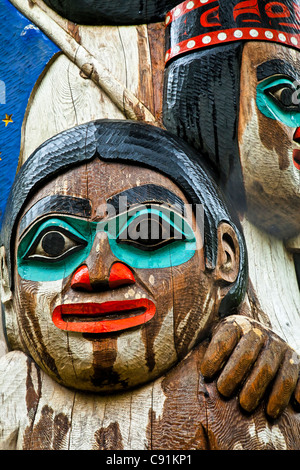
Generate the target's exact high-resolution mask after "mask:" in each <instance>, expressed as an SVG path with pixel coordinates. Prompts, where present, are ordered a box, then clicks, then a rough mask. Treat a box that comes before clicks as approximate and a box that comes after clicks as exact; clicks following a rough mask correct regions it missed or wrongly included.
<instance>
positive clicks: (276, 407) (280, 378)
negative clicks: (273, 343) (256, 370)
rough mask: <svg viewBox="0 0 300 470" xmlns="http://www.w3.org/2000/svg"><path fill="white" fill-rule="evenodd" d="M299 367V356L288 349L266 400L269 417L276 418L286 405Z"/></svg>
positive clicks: (294, 384) (293, 388) (295, 381)
mask: <svg viewBox="0 0 300 470" xmlns="http://www.w3.org/2000/svg"><path fill="white" fill-rule="evenodd" d="M299 369H300V365H299V356H298V355H297V354H296V353H295V352H294V351H292V350H288V351H287V352H286V354H285V358H284V361H283V363H282V365H281V367H280V369H279V371H278V374H277V376H276V379H275V382H274V385H273V388H272V392H271V394H270V397H269V400H268V405H267V414H268V415H269V416H270V417H271V418H274V419H275V418H278V416H279V415H280V414H281V413H282V412H283V410H284V409H285V408H286V407H287V405H288V403H289V401H290V398H291V396H292V393H293V392H294V390H295V387H296V384H297V380H298V375H299Z"/></svg>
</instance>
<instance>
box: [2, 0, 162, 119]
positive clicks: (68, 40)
mask: <svg viewBox="0 0 300 470" xmlns="http://www.w3.org/2000/svg"><path fill="white" fill-rule="evenodd" d="M10 2H11V3H12V4H13V5H14V6H15V7H16V8H17V9H18V10H19V11H20V12H21V13H22V14H23V15H24V16H26V17H27V18H28V19H29V20H30V21H32V22H33V23H34V24H35V25H36V26H37V27H38V28H39V29H40V30H41V31H43V33H45V34H46V36H48V37H49V39H51V40H52V41H53V42H54V43H55V44H56V45H57V46H58V48H59V49H61V51H62V52H63V53H64V54H65V55H66V56H67V57H68V58H69V59H70V60H71V61H72V62H74V63H75V64H76V65H77V66H78V67H79V68H80V69H81V70H82V72H83V73H84V74H85V75H86V76H87V77H88V78H90V79H91V80H93V82H94V83H95V84H96V85H97V86H99V87H100V88H102V90H103V91H104V92H105V93H106V94H107V95H108V96H109V97H110V98H111V100H112V101H113V102H114V103H115V104H116V106H117V107H118V108H119V109H120V110H121V111H122V112H123V113H124V114H125V116H126V117H127V119H133V120H136V121H144V122H149V123H152V124H155V125H159V124H158V122H157V121H156V119H155V117H154V116H153V114H152V113H151V112H150V111H149V110H148V109H147V108H146V106H145V105H144V104H143V103H142V102H141V101H140V100H139V99H138V98H137V97H136V96H135V95H134V94H133V93H132V92H131V91H130V90H128V89H127V88H126V87H125V86H124V85H123V84H122V83H120V82H119V81H118V80H117V79H116V78H114V77H113V76H112V74H111V72H109V70H107V69H106V67H104V66H103V65H102V64H101V63H100V62H99V61H98V60H97V59H96V58H95V57H94V56H93V55H92V54H91V53H90V52H89V51H87V50H86V49H85V48H84V47H83V46H82V45H81V44H79V43H78V42H77V41H76V40H75V39H74V38H73V37H72V36H71V34H70V33H69V32H68V30H67V22H66V21H65V20H64V19H63V18H61V17H60V16H59V15H57V14H56V13H54V12H53V11H52V10H51V9H49V8H48V7H47V6H46V5H45V4H44V2H42V1H41V0H10Z"/></svg>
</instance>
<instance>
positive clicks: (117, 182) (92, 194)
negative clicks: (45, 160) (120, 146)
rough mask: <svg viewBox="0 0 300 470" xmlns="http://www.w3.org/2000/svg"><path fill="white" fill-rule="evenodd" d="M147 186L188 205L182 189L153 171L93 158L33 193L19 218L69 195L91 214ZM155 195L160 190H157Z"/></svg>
mask: <svg viewBox="0 0 300 470" xmlns="http://www.w3.org/2000/svg"><path fill="white" fill-rule="evenodd" d="M150 182H151V184H154V185H156V186H158V187H164V188H167V189H168V190H170V191H172V192H173V193H174V194H175V195H177V196H178V197H179V198H181V199H182V200H183V199H184V200H185V202H187V201H186V198H185V196H184V194H183V193H182V191H181V189H180V188H179V187H178V186H177V185H176V184H175V183H174V182H173V181H171V180H170V179H169V178H168V177H167V176H165V175H162V174H161V173H158V172H157V171H155V170H152V169H149V168H145V167H142V166H138V165H129V164H121V163H113V162H104V161H101V160H100V159H99V158H95V159H94V160H92V161H91V162H88V163H87V164H83V165H80V166H79V167H76V168H71V169H69V170H66V171H65V172H63V173H61V174H60V175H58V176H56V177H54V178H52V179H51V180H50V181H47V182H45V183H44V184H43V186H42V187H40V188H39V189H37V190H36V191H35V193H34V194H33V196H32V198H31V199H30V200H29V201H28V203H27V204H26V206H25V207H24V210H23V211H22V213H21V215H20V217H22V216H23V215H24V214H25V213H26V212H27V211H28V210H29V209H30V208H31V207H32V206H34V205H35V204H36V203H37V202H38V201H39V200H41V199H44V198H46V197H49V196H51V195H68V196H72V197H73V198H82V199H88V200H89V201H90V203H91V209H92V211H93V210H96V208H97V206H99V205H100V204H102V203H105V202H106V201H108V200H109V199H111V198H112V197H113V196H115V195H117V194H119V193H121V192H123V191H126V190H127V189H129V188H134V187H141V186H145V185H147V186H149V183H150ZM157 191H159V190H158V189H157ZM153 194H155V191H153ZM91 215H92V214H91Z"/></svg>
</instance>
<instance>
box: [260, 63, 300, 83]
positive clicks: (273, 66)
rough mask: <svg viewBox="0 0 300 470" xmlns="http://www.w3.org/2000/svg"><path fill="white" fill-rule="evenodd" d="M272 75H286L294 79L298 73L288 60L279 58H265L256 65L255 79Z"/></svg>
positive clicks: (297, 76)
mask: <svg viewBox="0 0 300 470" xmlns="http://www.w3.org/2000/svg"><path fill="white" fill-rule="evenodd" d="M272 75H288V76H289V77H291V78H293V79H294V80H299V73H297V70H296V69H295V68H294V67H293V65H292V64H291V63H290V62H286V61H284V60H281V59H272V60H267V61H266V62H264V63H263V64H260V65H259V66H258V67H257V80H258V81H261V80H264V79H265V78H268V77H270V76H272Z"/></svg>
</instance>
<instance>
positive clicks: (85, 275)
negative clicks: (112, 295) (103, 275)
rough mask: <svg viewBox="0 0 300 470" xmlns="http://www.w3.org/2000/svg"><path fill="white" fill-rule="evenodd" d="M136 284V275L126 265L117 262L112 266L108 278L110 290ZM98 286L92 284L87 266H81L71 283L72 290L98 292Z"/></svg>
mask: <svg viewBox="0 0 300 470" xmlns="http://www.w3.org/2000/svg"><path fill="white" fill-rule="evenodd" d="M134 283H135V278H134V275H133V273H132V271H131V270H130V269H129V268H128V267H127V266H126V265H125V264H123V263H119V262H117V263H114V264H113V265H112V267H111V270H110V273H109V278H108V287H109V288H110V289H116V288H118V287H121V286H125V285H130V284H134ZM97 286H98V284H97V283H96V282H95V283H91V280H90V274H89V270H88V267H87V266H86V265H83V266H80V267H79V268H78V269H77V270H76V271H75V273H74V274H73V277H72V281H71V287H72V289H75V290H77V289H78V290H86V291H89V292H92V291H94V290H98V288H97ZM102 287H103V284H102Z"/></svg>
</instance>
